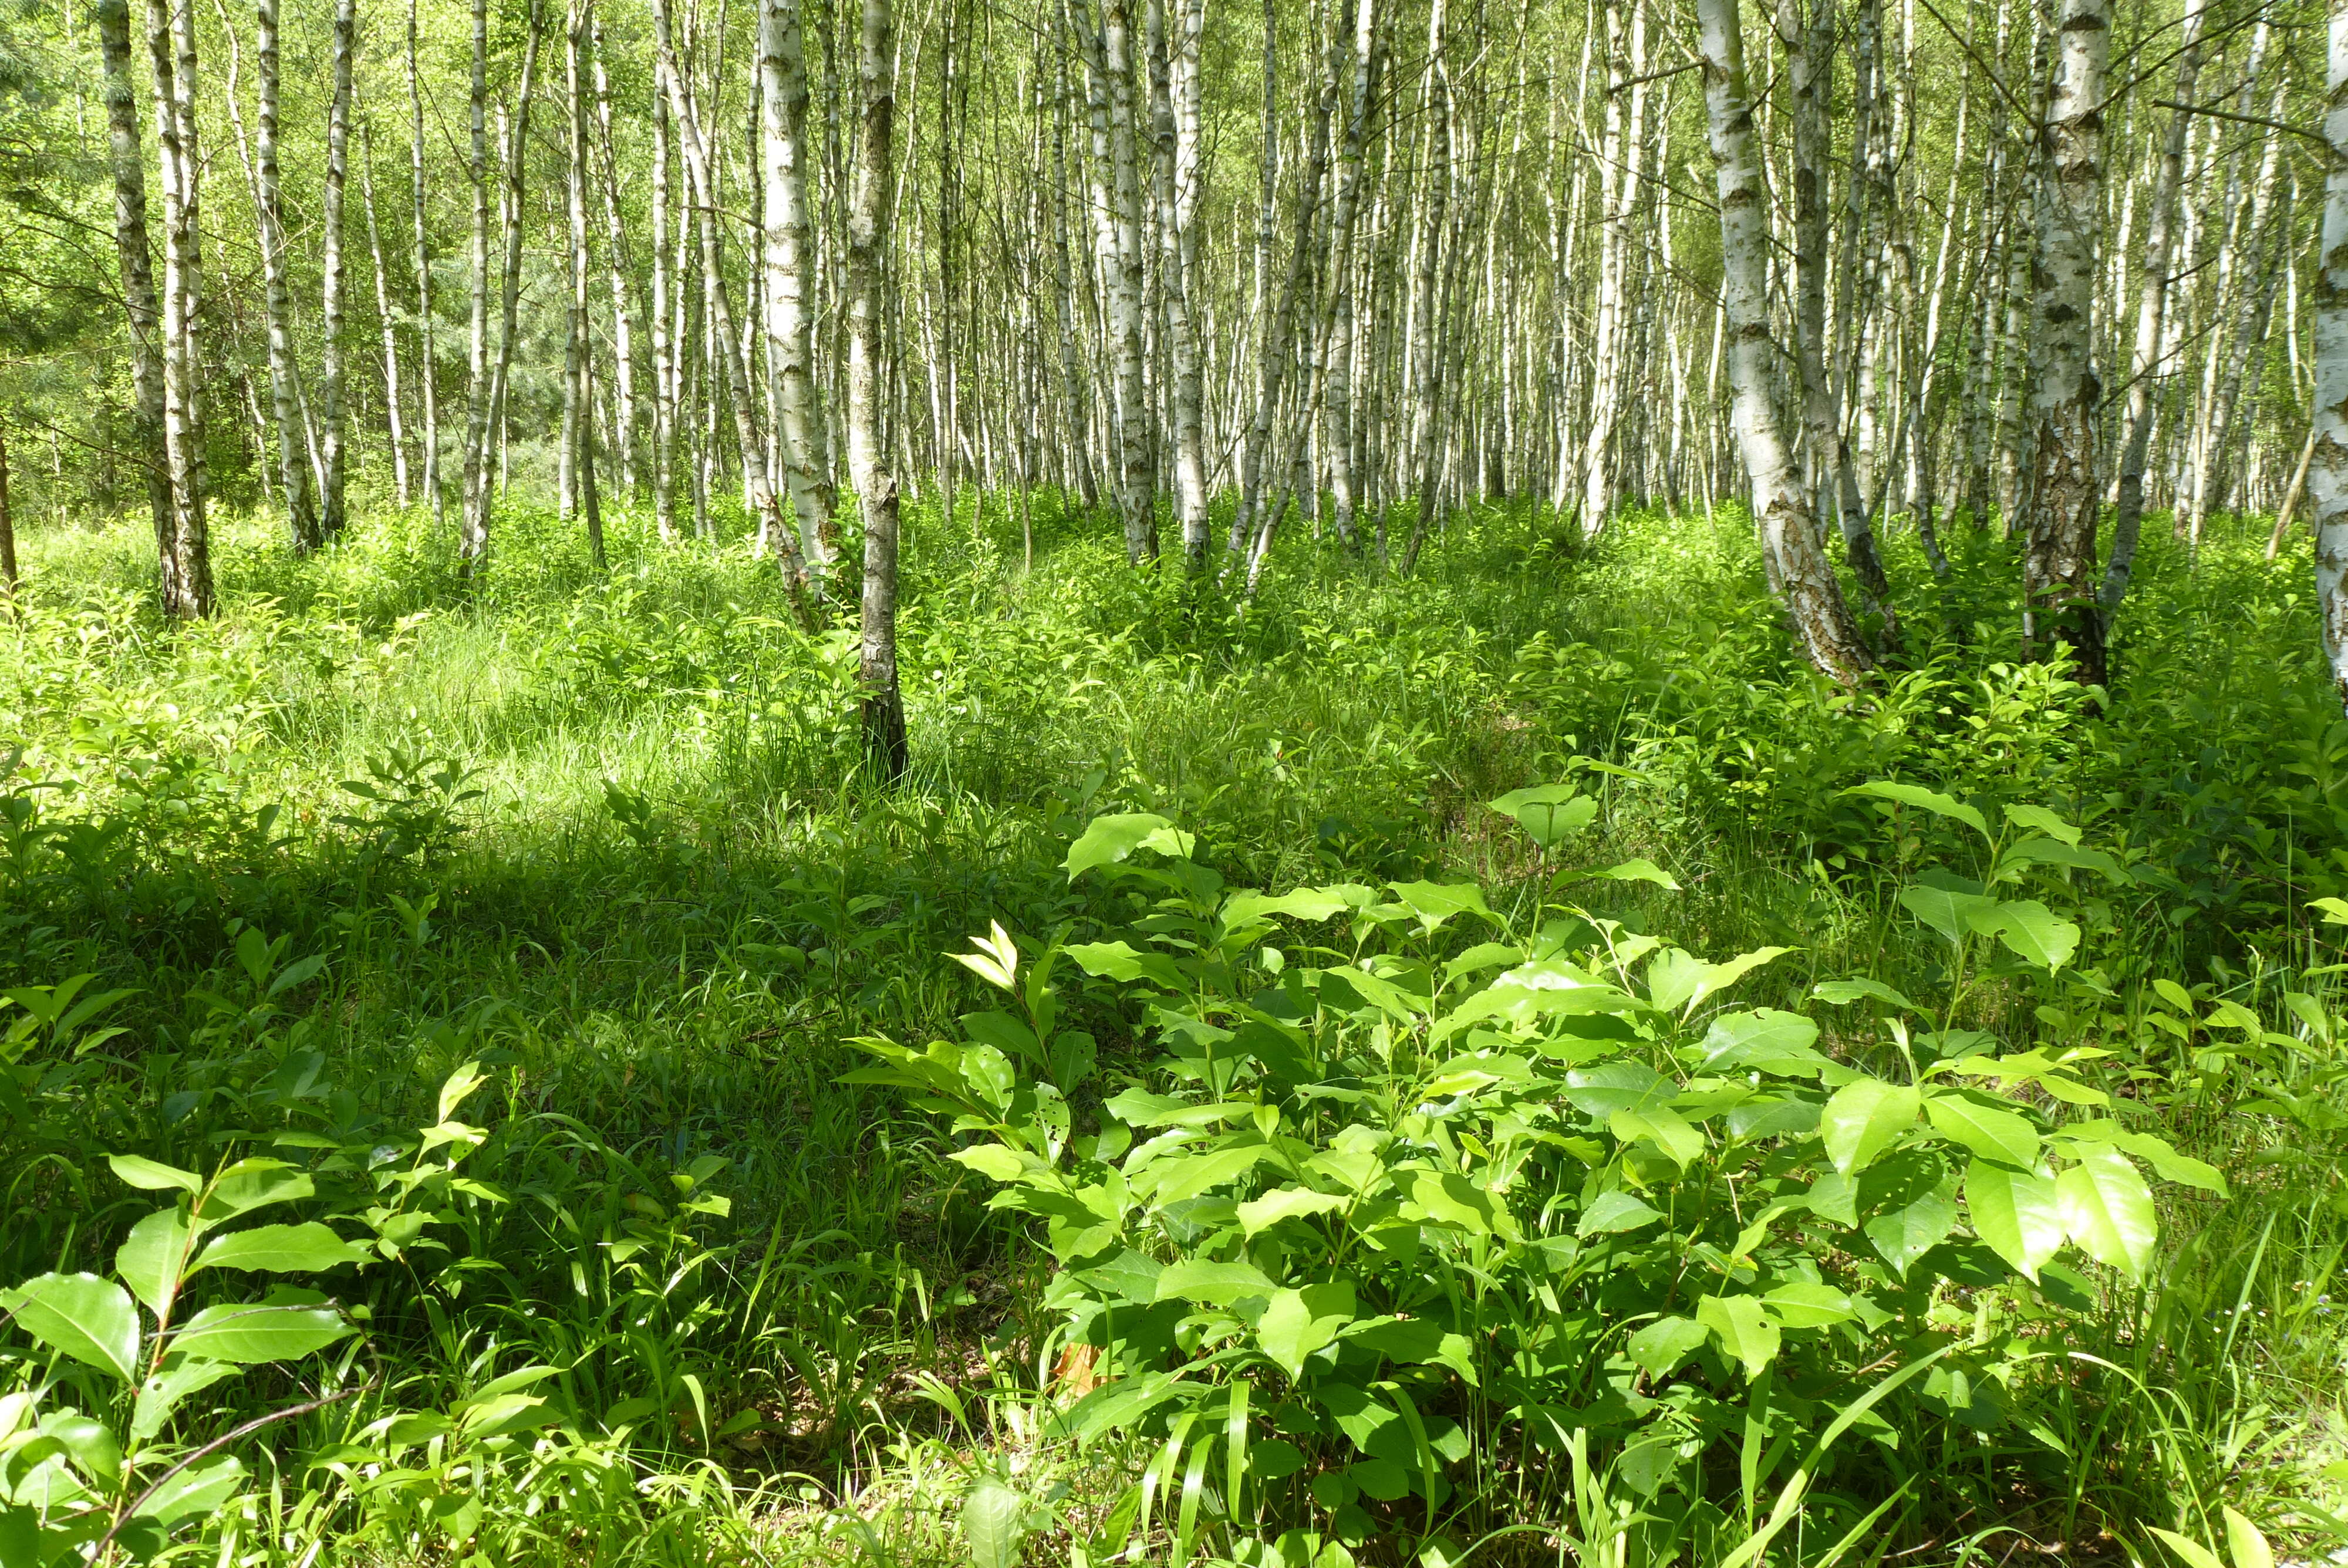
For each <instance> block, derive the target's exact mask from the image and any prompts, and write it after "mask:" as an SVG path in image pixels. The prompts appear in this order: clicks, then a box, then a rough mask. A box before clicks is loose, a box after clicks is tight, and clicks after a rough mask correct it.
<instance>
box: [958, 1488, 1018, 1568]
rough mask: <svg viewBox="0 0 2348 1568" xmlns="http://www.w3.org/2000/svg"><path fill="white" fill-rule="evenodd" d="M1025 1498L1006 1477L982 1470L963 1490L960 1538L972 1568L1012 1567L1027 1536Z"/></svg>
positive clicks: (1013, 1567)
mask: <svg viewBox="0 0 2348 1568" xmlns="http://www.w3.org/2000/svg"><path fill="white" fill-rule="evenodd" d="M1026 1515H1027V1501H1026V1499H1025V1498H1023V1497H1021V1496H1020V1495H1019V1493H1018V1491H1016V1490H1015V1489H1014V1487H1013V1486H1012V1485H1011V1483H1010V1482H1009V1481H1004V1479H1003V1478H1002V1477H1001V1476H998V1475H994V1474H992V1473H982V1474H981V1475H980V1476H979V1477H978V1479H977V1480H975V1481H972V1482H971V1483H970V1490H969V1491H966V1492H964V1493H963V1499H962V1538H963V1543H964V1544H965V1545H967V1546H968V1547H969V1548H970V1561H971V1568H1015V1564H1016V1563H1018V1561H1019V1549H1020V1547H1021V1546H1022V1545H1023V1544H1025V1541H1026V1539H1027V1532H1026V1529H1025V1522H1026Z"/></svg>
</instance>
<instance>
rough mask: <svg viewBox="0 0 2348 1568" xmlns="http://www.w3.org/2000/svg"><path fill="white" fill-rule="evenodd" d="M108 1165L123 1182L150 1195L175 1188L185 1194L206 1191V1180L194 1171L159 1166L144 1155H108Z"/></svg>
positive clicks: (170, 1166) (171, 1166)
mask: <svg viewBox="0 0 2348 1568" xmlns="http://www.w3.org/2000/svg"><path fill="white" fill-rule="evenodd" d="M106 1163H108V1165H109V1166H111V1167H113V1170H114V1173H115V1174H116V1175H117V1176H118V1177H120V1178H121V1179H122V1180H123V1181H125V1182H128V1183H129V1184H130V1185H132V1186H134V1187H139V1188H143V1189H145V1190H146V1191H148V1192H150V1193H160V1192H167V1191H169V1190H170V1189H171V1188H174V1187H177V1188H178V1189H179V1190H180V1191H181V1192H183V1193H201V1192H202V1191H203V1190H204V1179H203V1178H202V1177H201V1176H199V1175H197V1174H196V1173H194V1172H193V1171H182V1170H180V1169H179V1168H178V1167H177V1166H174V1165H164V1164H159V1163H156V1162H155V1161H153V1160H149V1159H148V1158H147V1157H146V1156H145V1155H143V1154H108V1156H107V1157H106Z"/></svg>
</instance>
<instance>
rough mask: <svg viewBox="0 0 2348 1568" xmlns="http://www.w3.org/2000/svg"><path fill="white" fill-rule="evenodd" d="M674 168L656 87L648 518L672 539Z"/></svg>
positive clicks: (679, 311)
mask: <svg viewBox="0 0 2348 1568" xmlns="http://www.w3.org/2000/svg"><path fill="white" fill-rule="evenodd" d="M674 169H675V151H674V149H673V145H672V138H671V137H670V133H669V123H668V98H667V97H666V96H665V95H664V94H662V93H657V92H656V93H654V95H653V194H652V219H653V245H652V266H653V279H652V282H653V292H652V328H653V457H652V478H653V522H654V527H655V528H658V530H659V532H660V537H661V541H662V542H663V543H664V544H667V543H674V542H675V539H676V375H677V356H678V354H680V353H681V352H682V343H681V338H680V334H678V333H676V331H675V321H681V320H682V319H683V316H684V280H683V278H682V277H681V276H679V275H675V274H672V272H670V270H669V244H670V229H671V223H670V214H669V190H670V185H671V180H672V174H673V170H674ZM672 315H674V317H675V320H674V321H673V320H672Z"/></svg>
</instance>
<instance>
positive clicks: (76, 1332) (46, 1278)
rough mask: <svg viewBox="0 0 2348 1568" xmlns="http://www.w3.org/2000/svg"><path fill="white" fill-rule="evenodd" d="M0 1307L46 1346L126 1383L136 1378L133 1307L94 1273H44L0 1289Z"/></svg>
mask: <svg viewBox="0 0 2348 1568" xmlns="http://www.w3.org/2000/svg"><path fill="white" fill-rule="evenodd" d="M0 1312H5V1313H7V1314H9V1315H10V1316H11V1317H15V1320H16V1327H19V1328H22V1329H23V1330H24V1331H25V1332H26V1333H27V1334H29V1335H31V1336H32V1337H34V1338H36V1339H37V1340H39V1341H40V1342H41V1343H42V1344H44V1345H46V1346H47V1347H48V1348H50V1349H52V1350H56V1351H58V1352H60V1353H61V1354H64V1355H67V1356H70V1357H72V1358H74V1359H75V1360H77V1361H79V1362H81V1363H82V1364H83V1365H84V1366H88V1367H95V1368H98V1370H99V1371H101V1372H111V1373H113V1374H114V1376H116V1377H117V1378H121V1379H122V1380H123V1381H124V1382H126V1383H131V1382H136V1381H137V1380H138V1378H139V1371H138V1368H139V1308H138V1307H137V1306H136V1305H134V1304H133V1303H132V1301H131V1299H130V1293H129V1291H127V1290H125V1289H123V1288H122V1286H118V1285H117V1284H115V1283H114V1281H112V1280H110V1279H101V1278H99V1277H98V1276H97V1275H94V1274H44V1275H42V1276H39V1277H37V1278H34V1279H28V1280H26V1282H25V1283H24V1284H22V1285H20V1286H17V1287H16V1288H15V1289H14V1290H0Z"/></svg>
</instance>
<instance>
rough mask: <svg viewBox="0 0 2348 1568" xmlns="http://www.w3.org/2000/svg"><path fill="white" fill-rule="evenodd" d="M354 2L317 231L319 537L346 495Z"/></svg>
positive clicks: (330, 111) (339, 8) (337, 529)
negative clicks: (347, 193)
mask: <svg viewBox="0 0 2348 1568" xmlns="http://www.w3.org/2000/svg"><path fill="white" fill-rule="evenodd" d="M357 27H358V18H357V15H356V12H355V0H335V24H334V76H335V87H334V96H333V97H332V98H331V99H330V100H329V102H328V106H327V109H326V188H325V191H324V198H323V200H322V201H321V204H320V205H321V209H322V211H321V221H320V223H319V229H318V267H319V296H318V297H319V309H318V325H319V332H320V334H321V340H322V341H321V343H320V347H319V363H318V401H319V403H320V405H322V406H321V409H320V422H321V424H322V425H323V426H324V429H323V430H322V431H321V433H320V438H319V442H318V466H319V470H320V473H321V475H322V479H321V482H320V485H319V489H318V502H319V505H318V538H320V540H322V541H323V540H326V539H331V538H335V536H336V535H338V534H340V533H341V532H342V531H343V524H344V520H345V519H344V506H343V496H344V490H345V483H344V470H345V466H346V464H345V456H344V441H343V437H344V428H343V426H344V423H345V410H344V406H343V403H344V398H343V190H344V188H345V185H346V184H347V183H348V179H349V172H350V144H351V47H352V43H353V35H354V34H355V32H356V31H357Z"/></svg>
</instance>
